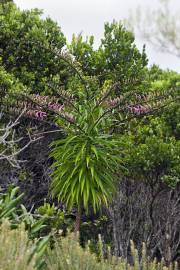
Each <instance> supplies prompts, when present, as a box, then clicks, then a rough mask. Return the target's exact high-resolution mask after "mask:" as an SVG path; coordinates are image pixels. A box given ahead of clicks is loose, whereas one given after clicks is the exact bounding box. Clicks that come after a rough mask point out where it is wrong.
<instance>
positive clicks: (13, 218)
mask: <svg viewBox="0 0 180 270" xmlns="http://www.w3.org/2000/svg"><path fill="white" fill-rule="evenodd" d="M18 193H19V188H18V187H15V188H13V187H9V189H8V191H7V193H1V194H0V223H2V222H3V220H4V218H8V220H9V222H10V223H9V224H10V225H11V228H12V229H15V230H16V229H17V231H18V230H21V225H20V224H23V230H26V234H28V237H29V239H35V238H36V237H39V236H40V233H41V232H42V231H43V229H44V228H45V227H46V225H45V220H46V216H42V217H40V218H35V217H34V216H33V215H32V214H31V213H28V212H27V210H26V208H25V207H24V205H20V202H21V199H22V197H23V194H20V195H19V196H18ZM10 225H9V226H10ZM2 226H3V225H2ZM19 226H20V227H19ZM18 228H20V229H18ZM23 230H22V233H24V232H23ZM15 232H16V231H15ZM12 235H13V233H12ZM9 241H10V240H9ZM12 243H13V239H12ZM48 243H49V236H46V237H42V238H39V239H38V240H36V243H34V245H33V248H32V249H31V258H32V257H33V256H34V255H35V254H36V266H37V267H38V269H41V267H42V266H43V261H42V256H43V254H44V252H45V250H46V248H47V246H48ZM8 244H9V242H8ZM13 244H14V243H13ZM17 244H19V243H17ZM25 244H26V242H25ZM17 252H19V251H18V250H17ZM3 269H4V268H3ZM7 269H10V268H7ZM17 269H18V268H17ZM20 269H21V268H20ZM22 269H23V268H22Z"/></svg>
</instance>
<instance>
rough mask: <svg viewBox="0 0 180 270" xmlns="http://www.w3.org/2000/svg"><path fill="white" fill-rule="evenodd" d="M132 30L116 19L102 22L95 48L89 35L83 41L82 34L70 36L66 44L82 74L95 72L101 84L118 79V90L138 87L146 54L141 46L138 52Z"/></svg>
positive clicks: (143, 74)
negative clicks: (103, 23)
mask: <svg viewBox="0 0 180 270" xmlns="http://www.w3.org/2000/svg"><path fill="white" fill-rule="evenodd" d="M134 41H135V38H134V35H133V34H132V32H130V31H127V29H125V27H124V26H123V25H122V24H121V23H118V22H115V21H113V22H112V23H105V26H104V37H103V39H102V40H101V44H100V46H99V48H98V49H94V47H93V42H94V38H93V36H91V37H89V38H87V39H86V40H85V41H83V37H82V36H81V35H80V36H78V37H75V36H73V39H72V42H71V44H70V45H69V50H70V52H71V53H72V54H73V55H74V56H75V59H76V61H77V62H79V63H80V66H81V68H82V70H83V72H84V74H86V75H89V76H97V78H98V79H99V81H100V82H101V84H102V85H103V83H105V81H107V80H109V81H111V83H113V82H117V81H118V82H120V85H121V86H120V89H119V91H122V90H123V91H126V92H127V91H129V90H132V88H133V89H134V90H136V89H139V87H141V86H142V81H143V80H144V79H145V72H146V66H147V62H148V60H147V57H146V53H145V47H144V48H143V50H142V52H140V51H139V50H138V49H137V47H136V45H135V43H134Z"/></svg>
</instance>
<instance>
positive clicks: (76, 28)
mask: <svg viewBox="0 0 180 270" xmlns="http://www.w3.org/2000/svg"><path fill="white" fill-rule="evenodd" d="M171 2H172V4H173V7H174V9H175V10H177V9H179V10H180V0H171ZM15 3H16V4H17V5H18V6H19V7H20V8H21V9H30V8H40V9H43V10H44V14H45V15H46V16H50V17H51V18H52V19H54V20H55V21H57V22H58V24H59V25H60V26H61V29H62V31H63V33H64V34H65V36H66V38H67V40H68V41H70V39H71V37H72V34H73V33H76V34H78V33H80V32H83V34H84V35H85V36H87V35H94V36H95V42H96V44H97V43H98V42H99V40H100V38H101V37H102V35H103V28H104V22H107V21H108V22H112V20H113V19H115V20H117V21H120V20H123V19H124V18H127V17H128V15H129V12H130V10H131V11H133V10H135V9H136V8H137V7H138V6H144V7H148V6H149V7H152V8H154V7H156V6H157V4H158V0H151V1H148V0H15ZM137 45H138V47H139V48H140V49H141V45H142V41H141V40H139V39H137ZM146 48H147V50H146V51H147V55H148V58H149V59H150V63H151V64H152V63H156V64H158V65H160V66H161V67H163V68H171V69H174V70H177V71H180V58H179V59H178V58H177V57H174V56H172V55H168V54H163V53H160V52H157V51H155V50H154V49H153V48H152V47H151V46H150V45H149V44H146Z"/></svg>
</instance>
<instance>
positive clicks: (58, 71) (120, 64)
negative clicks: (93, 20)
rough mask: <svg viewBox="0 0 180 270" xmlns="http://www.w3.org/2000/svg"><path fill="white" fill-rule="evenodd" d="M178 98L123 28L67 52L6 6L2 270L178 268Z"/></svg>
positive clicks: (1, 53) (50, 24)
mask: <svg viewBox="0 0 180 270" xmlns="http://www.w3.org/2000/svg"><path fill="white" fill-rule="evenodd" d="M161 26H162V25H161ZM170 26H172V24H169V27H170ZM157 27H158V25H157ZM173 29H174V28H173ZM160 30H162V29H160ZM169 31H170V30H169ZM163 33H164V32H163V31H162V32H161V34H162V35H161V40H163V38H164V40H163V42H166V38H167V35H165V36H163ZM169 33H172V31H171V32H169ZM152 34H153V33H152ZM172 35H173V34H172ZM173 37H174V39H172V38H169V40H170V42H171V45H172V46H173V45H174V46H176V43H175V41H176V42H177V40H178V38H179V37H177V36H175V35H174V36H173ZM159 40H160V39H159ZM163 42H162V44H164V43H163ZM159 45H161V43H160V44H159ZM178 48H179V47H178V46H176V52H177V51H178ZM179 52H180V49H179ZM179 94H180V74H179V73H177V72H175V71H171V70H162V69H160V68H159V67H158V66H156V65H153V66H151V67H149V66H148V56H147V55H146V50H145V46H144V47H143V50H142V51H140V50H139V49H138V48H137V47H136V45H135V37H134V34H133V33H132V32H131V31H129V30H127V29H126V28H125V27H124V26H123V25H122V24H121V23H119V22H116V21H113V22H112V23H106V24H105V25H104V37H103V38H102V40H101V44H100V45H99V47H98V48H95V47H94V38H93V36H91V37H88V38H86V39H84V38H83V36H82V35H77V36H76V35H74V36H73V37H72V41H71V42H70V43H67V41H66V37H65V35H64V34H63V33H62V31H61V28H60V27H59V26H58V25H57V23H55V22H54V21H52V20H51V19H50V18H46V19H42V18H41V12H40V11H39V10H37V9H34V10H25V11H21V10H20V9H18V8H17V7H16V5H15V4H14V3H12V1H1V2H0V168H1V170H0V187H1V190H0V192H1V193H0V223H1V227H0V243H1V248H0V269H3V270H4V269H7V270H9V269H18V270H19V269H69V270H71V269H73V270H75V269H105V270H106V269H150V270H151V269H166V268H165V267H167V269H178V263H180V213H179V206H180V185H179V180H180V106H179V105H180V95H179ZM89 240H90V241H89Z"/></svg>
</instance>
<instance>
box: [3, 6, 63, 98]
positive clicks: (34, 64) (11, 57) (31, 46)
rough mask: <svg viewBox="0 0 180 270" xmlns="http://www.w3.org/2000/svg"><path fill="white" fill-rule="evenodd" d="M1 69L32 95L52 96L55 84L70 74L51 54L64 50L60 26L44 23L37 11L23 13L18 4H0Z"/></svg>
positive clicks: (49, 20)
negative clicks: (45, 94)
mask: <svg viewBox="0 0 180 270" xmlns="http://www.w3.org/2000/svg"><path fill="white" fill-rule="evenodd" d="M0 14H1V16H0V55H1V59H0V62H1V65H2V66H3V67H4V68H5V70H6V71H7V72H8V73H11V74H12V75H13V76H15V78H16V79H18V80H19V81H20V82H21V83H22V84H24V86H26V87H27V88H28V90H29V91H30V92H32V93H48V94H50V93H51V91H52V88H50V86H51V85H52V84H53V85H54V84H58V85H59V84H60V83H62V82H63V81H64V80H65V78H66V76H67V73H66V71H65V70H64V68H65V67H64V65H62V63H60V62H59V61H58V60H57V59H56V57H55V55H54V53H53V52H52V50H49V48H50V47H51V48H56V49H58V50H61V49H62V48H63V46H64V45H65V37H64V35H63V33H62V32H61V29H60V27H59V26H58V25H57V23H55V22H53V21H52V20H51V19H50V18H46V19H44V20H43V19H41V18H40V15H41V12H40V11H39V10H37V9H34V10H31V11H27V10H25V11H20V10H19V9H18V8H17V7H16V6H15V4H12V3H8V4H6V5H2V4H0Z"/></svg>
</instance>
